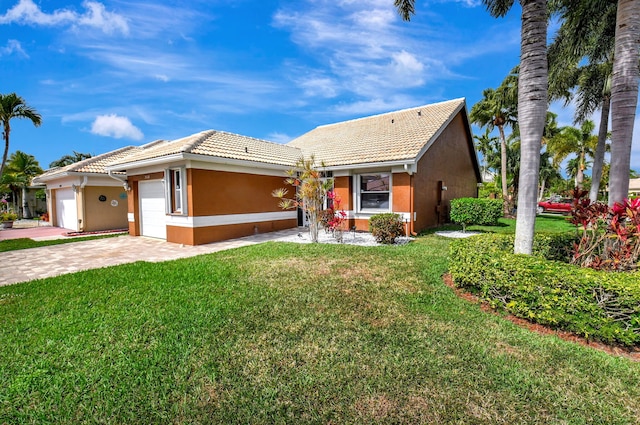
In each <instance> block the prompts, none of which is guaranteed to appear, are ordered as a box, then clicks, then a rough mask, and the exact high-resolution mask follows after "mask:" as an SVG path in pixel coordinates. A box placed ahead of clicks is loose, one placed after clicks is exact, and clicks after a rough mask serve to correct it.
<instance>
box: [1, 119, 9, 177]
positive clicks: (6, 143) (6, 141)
mask: <svg viewBox="0 0 640 425" xmlns="http://www.w3.org/2000/svg"><path fill="white" fill-rule="evenodd" d="M2 126H3V128H4V131H3V132H2V137H3V138H4V153H3V154H2V164H0V179H2V173H4V166H5V164H6V163H7V155H8V154H9V133H10V132H11V127H10V126H9V120H7V121H4V122H3V123H2Z"/></svg>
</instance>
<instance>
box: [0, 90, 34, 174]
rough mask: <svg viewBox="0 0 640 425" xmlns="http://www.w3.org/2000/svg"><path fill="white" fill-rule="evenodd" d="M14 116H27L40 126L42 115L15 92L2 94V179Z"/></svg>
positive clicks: (0, 167)
mask: <svg viewBox="0 0 640 425" xmlns="http://www.w3.org/2000/svg"><path fill="white" fill-rule="evenodd" d="M13 118H26V119H28V120H31V122H32V123H33V125H35V126H36V127H39V126H40V124H41V123H42V117H41V116H40V114H39V113H38V112H36V110H35V109H33V108H32V107H30V106H28V105H27V104H26V103H25V101H24V99H23V98H21V97H20V96H18V95H17V94H15V93H9V94H6V95H5V94H0V122H1V123H2V128H3V131H2V136H3V138H4V153H3V154H2V164H0V179H1V178H2V173H3V172H4V167H5V165H6V163H7V155H8V154H9V134H10V133H11V120H12V119H13Z"/></svg>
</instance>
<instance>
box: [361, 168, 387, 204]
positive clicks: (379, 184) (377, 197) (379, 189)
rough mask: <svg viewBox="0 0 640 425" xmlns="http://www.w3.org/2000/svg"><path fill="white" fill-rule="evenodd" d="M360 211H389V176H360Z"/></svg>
mask: <svg viewBox="0 0 640 425" xmlns="http://www.w3.org/2000/svg"><path fill="white" fill-rule="evenodd" d="M359 183H360V210H361V211H364V210H377V211H379V210H382V211H389V206H390V202H389V199H390V193H391V192H390V188H391V175H390V174H363V175H361V176H360V181H359Z"/></svg>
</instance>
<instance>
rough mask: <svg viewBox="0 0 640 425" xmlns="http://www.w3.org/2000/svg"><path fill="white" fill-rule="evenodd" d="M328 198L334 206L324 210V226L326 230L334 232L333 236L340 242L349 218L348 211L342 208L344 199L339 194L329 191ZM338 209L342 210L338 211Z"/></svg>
mask: <svg viewBox="0 0 640 425" xmlns="http://www.w3.org/2000/svg"><path fill="white" fill-rule="evenodd" d="M327 198H328V199H329V203H330V204H331V205H333V208H327V209H326V210H324V211H323V215H322V222H323V226H324V228H325V230H327V231H329V232H332V233H333V237H335V238H336V239H337V240H338V242H342V235H343V232H344V226H343V224H344V222H345V221H346V220H347V213H346V212H344V210H343V209H342V208H340V203H341V202H342V199H340V196H339V195H336V194H335V193H334V192H329V193H327ZM338 209H340V210H339V211H336V210H338Z"/></svg>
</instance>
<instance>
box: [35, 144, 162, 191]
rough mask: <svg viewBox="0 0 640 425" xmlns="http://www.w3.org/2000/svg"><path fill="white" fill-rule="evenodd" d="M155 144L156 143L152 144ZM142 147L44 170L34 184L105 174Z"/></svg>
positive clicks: (133, 147) (129, 147)
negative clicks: (62, 178) (108, 168)
mask: <svg viewBox="0 0 640 425" xmlns="http://www.w3.org/2000/svg"><path fill="white" fill-rule="evenodd" d="M152 143H156V142H152ZM143 149H144V146H125V147H124V148H120V149H116V150H114V151H111V152H107V153H103V154H100V155H96V156H92V157H91V158H87V159H83V160H82V161H78V162H74V163H73V164H69V165H65V166H64V167H56V168H51V169H48V170H46V171H45V172H44V173H42V174H40V175H39V176H37V177H35V178H34V182H44V181H48V180H52V179H55V178H58V177H63V176H66V175H68V174H70V173H78V174H106V173H107V170H106V167H107V166H108V165H109V164H111V163H113V162H115V161H120V160H122V159H123V158H126V157H128V156H130V155H132V154H133V153H135V152H138V151H140V150H143Z"/></svg>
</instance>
